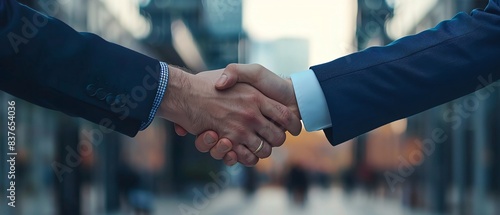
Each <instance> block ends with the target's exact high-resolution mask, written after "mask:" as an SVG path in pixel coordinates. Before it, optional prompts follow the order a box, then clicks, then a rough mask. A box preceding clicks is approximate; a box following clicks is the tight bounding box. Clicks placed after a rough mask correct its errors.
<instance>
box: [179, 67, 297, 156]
mask: <svg viewBox="0 0 500 215" xmlns="http://www.w3.org/2000/svg"><path fill="white" fill-rule="evenodd" d="M237 82H242V83H248V84H250V85H252V86H254V87H255V88H257V89H258V90H260V91H261V92H262V93H263V94H264V95H266V96H268V97H269V98H272V99H274V100H276V101H277V102H280V103H282V104H284V105H285V106H287V107H288V108H289V109H290V110H292V112H293V113H294V114H295V115H297V116H298V117H299V118H300V113H299V109H298V105H297V101H296V98H295V92H294V90H293V85H292V82H291V80H289V79H282V78H281V77H279V76H277V75H275V74H274V73H272V72H271V71H269V70H268V69H266V68H265V67H263V66H261V65H258V64H251V65H243V64H230V65H228V66H227V67H226V69H225V70H224V72H223V74H222V75H221V77H220V78H219V80H218V81H217V83H216V88H217V89H219V90H225V89H228V88H231V87H232V86H234V85H235V84H236V83H237ZM176 132H177V134H179V135H183V132H184V131H183V129H182V128H181V127H179V126H176ZM299 133H300V132H299ZM299 133H292V134H294V135H298V134H299ZM184 135H185V134H184ZM205 137H210V139H211V140H214V139H219V138H218V135H217V133H216V132H214V131H206V132H204V133H203V134H202V135H200V136H198V138H197V139H196V143H195V145H196V146H197V148H198V149H200V148H201V147H205V148H203V149H204V150H205V151H208V150H210V153H211V155H212V157H214V158H219V159H220V158H222V157H224V163H225V164H226V165H234V164H235V163H236V161H237V160H238V157H239V156H238V155H239V154H238V153H235V152H233V151H229V148H231V147H230V146H232V143H231V141H230V140H229V139H227V138H221V139H220V140H219V141H218V142H215V141H212V142H209V141H206V140H207V139H209V138H205ZM222 149H226V150H222Z"/></svg>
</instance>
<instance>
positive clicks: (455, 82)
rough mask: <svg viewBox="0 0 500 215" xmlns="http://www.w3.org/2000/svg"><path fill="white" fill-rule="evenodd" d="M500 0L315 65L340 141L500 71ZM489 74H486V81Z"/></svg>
mask: <svg viewBox="0 0 500 215" xmlns="http://www.w3.org/2000/svg"><path fill="white" fill-rule="evenodd" d="M499 4H500V0H490V2H489V5H488V6H487V7H486V9H485V10H484V11H483V10H474V11H473V12H472V13H471V14H465V13H460V14H458V15H456V16H455V17H454V18H453V19H451V20H448V21H444V22H441V23H440V24H439V25H437V26H436V27H435V28H432V29H429V30H427V31H424V32H422V33H419V34H417V35H413V36H409V37H405V38H402V39H400V40H397V41H395V42H393V43H391V44H389V45H388V46H385V47H374V48H369V49H366V50H364V51H361V52H358V53H355V54H352V55H348V56H346V57H342V58H339V59H337V60H334V61H332V62H329V63H326V64H322V65H318V66H314V67H312V69H313V70H314V72H315V74H316V76H317V78H318V80H319V82H320V84H321V87H322V89H323V92H324V95H325V97H326V100H327V103H328V108H329V110H330V116H331V120H332V128H330V129H326V130H325V133H326V135H327V137H328V139H329V141H330V142H331V143H332V144H333V145H336V144H339V143H342V142H344V141H346V140H349V139H351V138H353V137H355V136H358V135H360V134H363V133H365V132H367V131H370V130H372V129H374V128H376V127H379V126H381V125H384V124H386V123H389V122H392V121H395V120H398V119H401V118H404V117H408V116H411V115H413V114H416V113H419V112H421V111H424V110H426V109H429V108H431V107H434V106H436V105H439V104H442V103H445V102H448V101H450V100H453V99H455V98H458V97H461V96H464V95H466V94H469V93H471V92H474V91H476V90H478V89H479V88H482V87H485V85H486V84H485V83H484V82H489V83H491V82H493V81H496V80H498V79H499V78H500V5H499ZM485 80H486V81H485Z"/></svg>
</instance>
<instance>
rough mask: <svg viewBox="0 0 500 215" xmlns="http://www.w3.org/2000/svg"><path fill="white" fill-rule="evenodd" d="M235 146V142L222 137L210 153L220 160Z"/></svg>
mask: <svg viewBox="0 0 500 215" xmlns="http://www.w3.org/2000/svg"><path fill="white" fill-rule="evenodd" d="M232 148H233V143H231V141H230V140H229V139H227V138H222V139H220V140H219V141H218V142H217V144H215V146H214V147H213V148H212V149H210V155H211V156H212V157H213V158H214V159H216V160H220V159H222V158H224V156H225V155H226V154H227V153H228V152H229V151H231V149H232Z"/></svg>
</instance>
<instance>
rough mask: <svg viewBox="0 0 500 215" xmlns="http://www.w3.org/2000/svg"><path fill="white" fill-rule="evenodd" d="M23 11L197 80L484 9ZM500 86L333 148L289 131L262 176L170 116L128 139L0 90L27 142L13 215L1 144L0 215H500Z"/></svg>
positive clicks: (109, 7) (383, 40)
mask: <svg viewBox="0 0 500 215" xmlns="http://www.w3.org/2000/svg"><path fill="white" fill-rule="evenodd" d="M20 2H23V3H24V4H27V5H29V6H30V7H32V8H35V9H37V10H39V11H42V12H44V13H46V14H48V15H50V16H54V17H56V18H58V19H61V20H63V21H64V22H66V23H68V24H69V25H70V26H71V27H73V28H75V29H77V30H78V31H88V32H92V33H96V34H98V35H100V36H101V37H103V38H105V39H107V40H109V41H112V42H115V43H118V44H120V45H123V46H125V47H128V48H131V49H134V50H137V51H139V52H141V53H144V54H146V55H149V56H152V57H156V58H157V59H159V60H162V61H165V62H168V63H171V64H175V65H179V66H184V67H187V68H190V69H192V70H193V71H204V70H210V69H217V68H223V67H225V66H226V65H227V64H229V63H234V62H239V63H260V64H263V65H264V66H266V67H267V68H269V69H270V70H272V71H274V72H276V73H278V74H282V75H284V76H287V75H289V74H291V73H293V72H299V71H301V70H306V69H307V68H308V67H309V66H311V65H316V64H319V63H323V62H327V61H330V60H333V59H335V58H337V57H341V56H343V55H346V54H349V53H352V52H355V51H358V50H363V49H365V48H367V47H370V46H380V45H385V44H388V43H390V42H391V41H393V40H395V39H398V38H400V37H403V36H405V35H410V34H414V33H418V32H420V31H422V30H425V29H427V28H431V27H433V26H435V25H436V24H437V23H439V22H440V21H442V20H445V19H450V18H451V17H453V15H454V14H456V13H457V12H460V11H465V12H470V11H471V10H472V9H473V8H484V7H485V6H486V4H487V3H488V1H487V0H357V1H356V0H309V1H303V0H272V1H268V0H246V1H242V0H22V1H21V0H20ZM63 45H64V44H63ZM26 63H29V62H26ZM352 63H356V62H352ZM68 72H71V71H68ZM450 78H452V77H450ZM483 81H485V80H483ZM486 81H487V80H486ZM477 82H478V85H481V84H482V80H477ZM498 91H500V89H499V88H498V87H496V86H492V87H487V88H485V89H483V93H482V95H487V96H481V97H478V96H477V95H476V94H472V95H468V96H466V97H463V98H461V99H458V100H455V101H453V102H450V103H447V104H444V105H441V106H439V107H436V108H433V109H431V110H428V111H425V112H423V113H420V114H417V115H415V116H412V117H409V118H407V119H402V120H399V121H396V122H393V123H390V124H388V125H385V126H382V127H380V128H378V129H376V130H374V131H371V132H369V133H367V134H365V135H362V136H360V137H358V138H356V139H354V140H351V141H348V142H346V143H344V144H341V145H339V146H336V147H332V146H331V145H330V144H329V143H328V141H327V140H326V138H325V137H324V134H323V133H322V132H312V133H306V132H305V131H304V132H303V133H302V134H301V135H300V136H298V137H293V136H291V135H289V136H288V137H287V141H286V142H285V144H284V146H283V147H281V148H277V149H275V150H274V151H273V154H272V156H271V157H270V158H268V159H265V160H262V161H261V162H259V164H258V165H257V166H256V167H254V168H247V167H243V166H239V165H236V166H233V167H226V166H224V165H223V164H222V162H220V161H216V160H213V159H212V158H211V157H210V156H209V155H207V154H201V153H199V152H198V151H196V149H195V147H194V144H193V143H194V137H193V136H187V137H178V136H176V135H175V133H174V132H173V125H172V124H171V123H169V122H167V121H164V120H155V122H154V123H153V124H152V125H151V126H150V127H149V128H148V129H147V130H146V131H144V132H140V133H139V135H137V137H135V138H128V137H125V136H123V135H121V134H117V133H114V132H112V133H108V132H103V131H102V130H100V129H99V127H98V126H96V125H93V124H91V123H88V122H86V121H84V120H80V119H76V118H71V117H68V116H65V115H62V114H60V113H56V112H53V111H50V110H47V109H43V108H40V107H37V106H34V105H31V104H29V103H26V102H23V101H22V100H19V99H16V98H13V97H11V96H10V95H8V94H5V93H3V92H0V104H2V105H0V110H1V112H0V113H2V114H0V122H2V123H1V124H0V131H6V130H7V128H6V126H7V125H6V123H3V122H6V121H7V119H6V117H7V114H6V113H7V101H8V100H15V101H16V109H17V114H16V125H17V136H18V138H17V151H18V156H17V163H16V184H17V187H16V189H17V190H16V199H17V201H16V206H17V207H16V208H15V209H11V208H10V207H8V206H7V204H6V201H7V199H6V198H5V195H4V194H6V189H7V183H8V182H7V180H5V179H6V177H5V174H6V173H7V172H8V168H9V167H8V163H7V162H5V160H6V159H4V158H5V157H4V156H5V154H6V153H7V143H6V138H3V137H4V134H3V133H2V134H1V135H0V136H1V137H2V138H0V143H1V147H0V154H1V157H2V161H1V162H0V169H1V171H0V172H1V173H0V174H1V175H2V177H1V180H0V188H1V190H2V191H1V193H2V198H0V203H1V204H0V214H4V215H10V214H12V215H18V214H19V215H21V214H27V215H28V214H36V215H45V214H47V215H52V214H71V215H79V214H174V215H175V214H194V215H196V214H200V215H204V214H206V215H210V214H221V215H224V214H228V215H233V214H276V215H278V214H345V215H351V214H352V215H357V214H370V215H371V214H384V215H391V214H425V215H427V214H429V215H431V214H453V215H462V214H474V215H497V214H500V112H499V111H498V110H499V109H500V92H498ZM367 108H370V107H367Z"/></svg>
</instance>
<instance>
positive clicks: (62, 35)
mask: <svg viewBox="0 0 500 215" xmlns="http://www.w3.org/2000/svg"><path fill="white" fill-rule="evenodd" d="M159 76H160V65H159V62H158V61H157V60H155V59H152V58H150V57H147V56H144V55H142V54H139V53H137V52H134V51H132V50H129V49H126V48H124V47H121V46H118V45H116V44H113V43H110V42H107V41H105V40H103V39H102V38H100V37H98V36H96V35H94V34H90V33H79V32H76V31H75V30H73V29H72V28H70V27H69V26H67V25H66V24H64V23H63V22H61V21H59V20H57V19H54V18H52V17H48V16H45V15H42V14H40V13H38V12H36V11H34V10H32V9H30V8H28V7H26V6H24V5H21V4H19V3H17V2H16V1H14V0H2V1H1V2H0V90H2V91H5V92H7V93H9V94H12V95H14V96H16V97H19V98H21V99H24V100H26V101H29V102H32V103H34V104H37V105H40V106H43V107H46V108H50V109H53V110H57V111H61V112H64V113H66V114H68V115H71V116H78V117H82V118H85V119H87V120H89V121H91V122H94V123H97V124H101V125H104V126H106V127H108V128H112V129H114V130H116V131H119V132H121V133H124V134H126V135H129V136H134V135H135V134H136V133H137V132H138V130H139V128H140V126H141V123H143V122H147V121H148V115H149V113H150V111H151V108H152V106H153V101H154V98H155V96H156V92H157V89H158V79H159Z"/></svg>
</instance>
